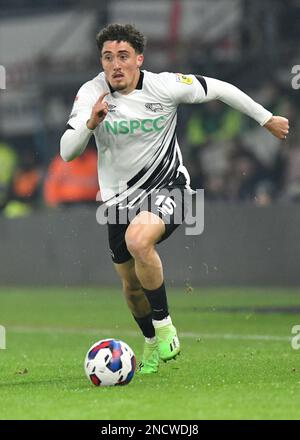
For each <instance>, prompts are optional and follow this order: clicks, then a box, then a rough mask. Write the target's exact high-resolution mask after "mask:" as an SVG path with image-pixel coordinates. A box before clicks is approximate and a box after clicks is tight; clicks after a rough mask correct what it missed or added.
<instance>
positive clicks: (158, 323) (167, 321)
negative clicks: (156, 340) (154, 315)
mask: <svg viewBox="0 0 300 440" xmlns="http://www.w3.org/2000/svg"><path fill="white" fill-rule="evenodd" d="M152 322H153V326H154V328H160V327H165V326H166V325H169V324H172V319H171V316H170V315H168V316H167V317H166V318H164V319H160V320H159V321H156V320H155V319H152Z"/></svg>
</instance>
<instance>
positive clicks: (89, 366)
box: [84, 339, 136, 386]
mask: <svg viewBox="0 0 300 440" xmlns="http://www.w3.org/2000/svg"><path fill="white" fill-rule="evenodd" d="M135 367H136V358H135V354H134V352H133V350H132V349H131V348H130V347H129V345H127V344H126V343H125V342H123V341H118V340H115V339H103V340H101V341H98V342H96V343H95V344H94V345H92V347H91V348H90V349H89V351H88V352H87V354H86V357H85V360H84V370H85V373H86V375H87V377H88V379H89V380H90V381H91V382H92V383H93V384H94V385H96V386H113V385H127V384H129V382H130V381H131V380H132V378H133V376H134V372H135Z"/></svg>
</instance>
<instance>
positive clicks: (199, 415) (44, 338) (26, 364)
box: [0, 288, 300, 420]
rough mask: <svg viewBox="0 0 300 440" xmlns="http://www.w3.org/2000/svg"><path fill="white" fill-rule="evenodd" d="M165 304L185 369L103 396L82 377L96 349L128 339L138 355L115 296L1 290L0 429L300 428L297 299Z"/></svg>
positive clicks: (266, 292) (178, 298)
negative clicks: (17, 422)
mask: <svg viewBox="0 0 300 440" xmlns="http://www.w3.org/2000/svg"><path fill="white" fill-rule="evenodd" d="M169 303H170V309H171V312H172V316H173V321H174V323H175V324H176V326H177V328H178V330H179V336H180V339H181V344H182V354H181V356H180V357H179V359H178V360H176V361H171V362H169V363H167V364H163V363H162V364H161V367H160V371H159V373H158V374H156V375H153V376H149V377H139V376H138V374H136V375H135V376H134V378H133V380H132V382H131V383H130V384H129V385H128V386H125V387H111V388H97V387H94V386H93V385H92V384H90V383H89V382H88V380H87V378H86V377H85V375H84V371H83V360H84V357H85V354H86V351H87V349H88V348H89V347H90V346H91V345H92V344H93V343H94V342H96V341H97V340H99V339H102V338H108V337H115V338H119V339H123V340H124V341H125V342H127V343H128V344H129V345H130V346H131V347H132V348H133V350H134V351H135V353H136V355H137V358H138V360H139V358H140V355H141V348H142V338H141V336H140V335H139V333H138V331H137V328H136V325H135V323H134V322H133V320H132V318H131V316H130V314H129V313H128V311H127V308H126V306H125V302H124V299H123V298H122V295H121V294H120V292H119V290H118V289H117V288H113V289H112V288H101V289H96V288H93V289H92V288H76V289H70V288H69V289H66V288H56V289H54V288H47V289H46V288H45V289H21V288H16V289H12V288H8V289H4V288H2V289H1V290H0V324H2V325H4V326H5V327H6V332H7V340H6V344H7V349H6V350H0V396H1V397H0V401H1V405H0V419H97V420H104V419H110V420H113V419H121V420H128V419H129V420H130V419H131V420H135V419H146V420H147V419H148V420H161V419H171V420H176V419H185V420H191V419H299V418H300V350H293V349H292V347H291V342H290V338H291V336H292V335H291V329H292V327H293V326H294V325H300V314H299V312H298V311H299V306H300V291H299V290H283V289H282V290H281V289H195V290H194V291H193V292H190V293H187V292H185V290H184V288H183V289H170V291H169ZM292 306H295V307H297V308H296V309H295V311H294V312H293V310H285V309H283V311H280V310H281V309H280V308H283V307H292ZM269 308H273V313H267V312H269V311H270V310H269ZM262 312H263V313H262Z"/></svg>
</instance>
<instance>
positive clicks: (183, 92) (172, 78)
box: [163, 72, 207, 104]
mask: <svg viewBox="0 0 300 440" xmlns="http://www.w3.org/2000/svg"><path fill="white" fill-rule="evenodd" d="M163 75H164V76H165V77H164V78H163V79H164V83H165V87H166V88H167V89H168V92H169V95H170V96H171V97H172V99H173V101H174V103H175V104H198V103H201V102H203V101H204V100H205V97H206V95H207V85H206V81H205V78H204V77H203V76H200V75H192V74H182V73H167V72H165V73H163Z"/></svg>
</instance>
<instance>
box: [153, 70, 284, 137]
mask: <svg viewBox="0 0 300 440" xmlns="http://www.w3.org/2000/svg"><path fill="white" fill-rule="evenodd" d="M161 78H162V79H163V87H164V89H167V90H168V93H169V96H170V97H171V98H172V102H173V103H174V104H175V105H178V104H197V103H202V102H208V101H212V100H214V99H218V100H220V101H222V102H224V103H225V104H227V105H230V106H231V107H233V108H234V109H236V110H238V111H240V112H242V113H244V114H246V115H248V116H249V117H250V118H252V119H254V120H255V121H257V122H258V123H259V124H260V125H261V126H262V127H265V128H266V129H267V130H269V131H270V133H272V134H273V135H274V136H276V137H277V138H279V139H285V138H286V136H287V134H288V131H289V121H288V120H287V119H286V118H283V117H282V116H273V114H272V113H271V112H269V111H268V110H267V109H265V108H264V107H263V106H262V105H260V104H259V103H257V102H255V101H254V100H253V99H252V98H250V96H248V95H247V94H246V93H244V92H242V90H240V89H239V88H238V87H236V86H234V85H232V84H230V83H227V82H225V81H220V80H218V79H215V78H210V77H206V76H200V75H183V74H181V73H176V74H171V73H167V72H165V73H163V74H161Z"/></svg>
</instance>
